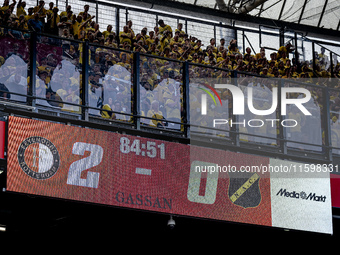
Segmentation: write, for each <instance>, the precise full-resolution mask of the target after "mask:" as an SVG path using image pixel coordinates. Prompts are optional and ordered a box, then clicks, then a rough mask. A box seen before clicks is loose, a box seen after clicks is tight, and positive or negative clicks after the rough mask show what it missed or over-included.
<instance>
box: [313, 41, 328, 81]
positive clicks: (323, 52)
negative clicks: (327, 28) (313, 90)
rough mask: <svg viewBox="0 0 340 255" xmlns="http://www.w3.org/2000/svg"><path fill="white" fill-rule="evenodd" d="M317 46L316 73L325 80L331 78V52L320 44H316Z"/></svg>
mask: <svg viewBox="0 0 340 255" xmlns="http://www.w3.org/2000/svg"><path fill="white" fill-rule="evenodd" d="M314 45H315V46H314V47H315V53H314V54H315V72H316V75H317V76H319V77H323V78H329V77H331V72H330V66H331V59H330V56H331V55H330V51H329V50H327V49H326V48H324V47H322V46H321V45H319V44H316V43H315V44H314Z"/></svg>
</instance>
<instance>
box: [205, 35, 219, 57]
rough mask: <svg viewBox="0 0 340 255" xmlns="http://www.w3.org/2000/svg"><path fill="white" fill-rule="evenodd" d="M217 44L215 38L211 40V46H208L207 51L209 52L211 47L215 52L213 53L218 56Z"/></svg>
mask: <svg viewBox="0 0 340 255" xmlns="http://www.w3.org/2000/svg"><path fill="white" fill-rule="evenodd" d="M215 44H216V39H215V38H211V39H210V45H208V46H207V50H208V47H210V48H211V49H212V51H213V53H214V54H215V55H216V54H217V47H216V46H215Z"/></svg>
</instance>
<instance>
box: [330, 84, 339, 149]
mask: <svg viewBox="0 0 340 255" xmlns="http://www.w3.org/2000/svg"><path fill="white" fill-rule="evenodd" d="M329 111H330V121H329V122H330V130H331V142H332V147H335V148H334V149H333V151H332V152H333V154H336V155H340V90H335V89H330V90H329Z"/></svg>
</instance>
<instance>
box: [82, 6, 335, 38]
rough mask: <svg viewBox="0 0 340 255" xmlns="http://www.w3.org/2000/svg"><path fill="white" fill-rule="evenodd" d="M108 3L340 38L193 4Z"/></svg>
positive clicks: (330, 31)
mask: <svg viewBox="0 0 340 255" xmlns="http://www.w3.org/2000/svg"><path fill="white" fill-rule="evenodd" d="M87 1H89V0H87ZM93 1H95V0H93ZM90 2H92V0H90ZM99 2H100V1H99ZM107 2H110V3H112V4H123V5H126V4H128V5H133V6H137V7H143V8H148V9H152V10H154V11H167V12H169V11H170V9H169V8H171V9H173V10H178V11H179V12H176V14H179V13H180V14H185V13H188V15H189V13H190V16H195V15H197V14H202V15H205V16H210V17H215V18H216V17H217V18H218V17H220V18H224V19H229V20H232V21H234V20H235V21H239V22H247V23H253V24H257V25H266V26H271V27H277V28H286V29H288V30H294V31H296V32H303V33H304V34H306V33H308V35H313V36H314V37H320V35H323V36H328V37H331V38H333V40H334V37H340V31H337V30H333V29H325V28H319V27H315V26H310V25H304V24H297V23H293V22H286V21H281V20H273V19H269V18H263V17H255V16H251V15H248V14H235V13H227V12H225V11H221V10H218V9H212V8H208V7H203V6H197V5H192V4H187V3H182V2H174V1H169V0H164V1H162V2H161V4H160V3H159V1H156V0H115V1H111V0H108V1H107ZM323 38H324V37H323ZM331 38H330V39H331Z"/></svg>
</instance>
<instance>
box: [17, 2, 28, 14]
mask: <svg viewBox="0 0 340 255" xmlns="http://www.w3.org/2000/svg"><path fill="white" fill-rule="evenodd" d="M25 7H26V2H22V1H21V0H19V2H18V4H17V17H20V15H24V16H26V15H27V13H26V11H25Z"/></svg>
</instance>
